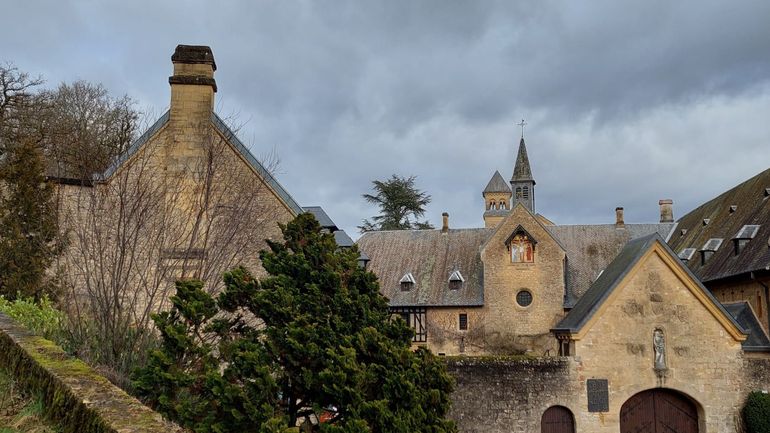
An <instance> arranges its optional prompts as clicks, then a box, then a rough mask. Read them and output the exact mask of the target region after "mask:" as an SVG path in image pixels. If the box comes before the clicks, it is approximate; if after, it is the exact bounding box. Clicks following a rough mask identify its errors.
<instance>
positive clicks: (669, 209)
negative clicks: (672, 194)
mask: <svg viewBox="0 0 770 433" xmlns="http://www.w3.org/2000/svg"><path fill="white" fill-rule="evenodd" d="M658 204H659V205H660V222H662V223H672V222H674V200H671V199H670V198H667V199H663V200H660V201H659V202H658Z"/></svg>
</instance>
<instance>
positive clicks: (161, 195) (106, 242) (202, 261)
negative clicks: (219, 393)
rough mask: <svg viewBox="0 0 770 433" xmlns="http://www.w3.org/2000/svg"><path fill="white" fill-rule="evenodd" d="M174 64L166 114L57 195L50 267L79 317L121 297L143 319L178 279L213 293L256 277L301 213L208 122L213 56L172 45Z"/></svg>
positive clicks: (232, 139)
mask: <svg viewBox="0 0 770 433" xmlns="http://www.w3.org/2000/svg"><path fill="white" fill-rule="evenodd" d="M172 61H173V67H174V68H173V75H172V76H171V77H170V78H169V83H170V87H171V103H170V108H169V111H168V112H167V113H166V114H164V115H163V116H161V118H159V119H158V121H157V122H156V123H155V124H154V125H153V126H152V127H150V128H149V130H148V131H147V132H145V134H144V135H143V136H142V137H140V138H139V139H138V140H137V141H136V142H135V143H134V144H132V146H131V147H130V148H129V151H128V152H127V153H126V154H125V155H122V156H121V157H120V159H119V160H117V161H116V162H115V163H114V164H113V166H111V167H110V168H109V169H108V170H107V171H106V172H105V173H103V174H101V175H99V176H97V177H95V178H94V179H89V180H88V181H80V182H78V181H73V180H70V181H68V182H62V183H61V184H60V185H59V194H58V198H59V215H60V220H61V225H62V227H63V228H64V230H65V231H66V232H67V233H68V235H69V239H70V242H69V246H68V249H67V251H66V252H65V254H64V255H62V257H61V258H60V259H59V262H58V263H57V264H56V268H57V270H58V271H59V272H60V274H61V275H62V279H63V283H64V284H65V286H66V287H68V288H70V289H71V290H70V294H71V295H72V296H74V297H75V298H76V299H79V300H81V303H79V305H82V306H83V307H89V306H87V305H85V302H86V300H89V301H93V299H94V298H99V297H103V296H106V295H107V294H110V293H112V294H116V293H117V294H119V295H117V296H119V297H121V298H122V299H123V300H124V302H128V303H129V304H130V305H131V306H132V308H133V309H136V310H138V311H139V313H138V315H139V316H142V315H144V314H145V313H144V312H145V311H146V306H148V305H160V304H161V303H162V302H164V301H165V300H166V299H167V297H168V295H170V294H173V287H174V281H176V280H177V279H179V278H191V277H192V278H199V279H201V280H203V281H204V282H206V285H207V287H208V288H209V289H210V290H212V291H216V290H218V289H219V288H220V287H221V284H222V282H221V275H222V273H223V272H225V271H227V270H229V269H232V268H234V267H236V266H241V265H242V266H246V267H247V268H248V269H249V270H251V271H252V272H253V273H255V274H257V276H259V275H260V274H262V273H263V270H262V268H261V265H260V263H259V259H258V256H259V251H260V250H261V249H264V248H266V244H265V242H264V240H265V239H279V238H280V236H281V235H280V229H279V226H278V224H279V223H285V222H287V221H289V220H291V218H293V217H294V216H295V215H297V214H298V213H300V212H302V209H301V208H300V207H299V206H298V205H297V203H296V202H295V201H294V200H293V198H292V197H291V196H290V195H289V194H288V193H286V191H285V190H283V188H282V187H281V186H280V184H278V182H277V181H276V180H275V179H274V178H273V177H272V175H271V173H270V170H271V168H272V167H270V166H269V165H265V164H263V163H261V162H259V161H257V160H256V158H254V157H253V156H252V155H251V153H250V152H249V151H248V150H247V148H246V147H245V146H244V145H243V144H242V143H241V142H240V141H239V140H238V138H237V137H236V136H235V134H234V132H233V131H232V130H231V129H230V128H229V127H228V126H227V125H226V124H225V122H224V121H223V120H222V119H220V118H219V117H218V116H217V115H216V114H215V113H214V112H213V107H214V95H215V92H216V90H217V87H216V82H215V80H214V71H215V70H216V64H215V63H214V60H213V55H212V54H211V50H210V49H209V48H208V47H196V46H179V47H177V51H176V53H175V54H174V56H173V57H172ZM268 163H269V162H268ZM90 308H98V307H95V306H93V305H91V306H90Z"/></svg>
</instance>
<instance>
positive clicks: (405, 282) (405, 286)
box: [398, 272, 416, 292]
mask: <svg viewBox="0 0 770 433" xmlns="http://www.w3.org/2000/svg"><path fill="white" fill-rule="evenodd" d="M398 282H399V284H400V285H401V291H402V292H408V291H410V290H412V289H413V288H414V285H415V283H416V281H415V279H414V275H412V273H411V272H407V273H405V274H404V276H403V277H401V279H400V280H399V281H398Z"/></svg>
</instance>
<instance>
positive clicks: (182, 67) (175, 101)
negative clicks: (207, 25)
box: [168, 45, 217, 122]
mask: <svg viewBox="0 0 770 433" xmlns="http://www.w3.org/2000/svg"><path fill="white" fill-rule="evenodd" d="M171 62H172V63H173V64H174V75H172V76H170V77H168V83H169V84H170V85H171V109H170V111H171V113H170V114H171V120H172V121H176V120H181V121H183V122H190V121H192V122H200V121H202V120H205V121H206V122H208V121H209V119H210V118H211V111H212V110H213V109H214V93H215V92H216V91H217V83H216V81H214V71H216V70H217V64H216V63H215V62H214V53H212V52H211V48H209V47H207V46H203V45H177V47H176V50H175V51H174V54H173V55H172V56H171Z"/></svg>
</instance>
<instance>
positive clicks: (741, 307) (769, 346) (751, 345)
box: [722, 301, 770, 352]
mask: <svg viewBox="0 0 770 433" xmlns="http://www.w3.org/2000/svg"><path fill="white" fill-rule="evenodd" d="M722 305H723V306H724V307H725V310H727V312H728V313H730V314H731V315H732V316H733V317H734V318H735V320H736V321H737V322H738V323H740V325H741V326H743V329H745V330H746V331H748V333H749V336H748V338H746V340H745V341H744V342H742V343H741V347H743V350H745V351H747V352H766V351H770V339H768V337H767V334H766V333H765V330H764V329H762V325H760V324H759V320H758V319H757V316H756V315H755V314H754V310H752V309H751V306H750V305H749V303H748V302H746V301H739V302H729V303H727V302H726V303H724V304H722Z"/></svg>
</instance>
